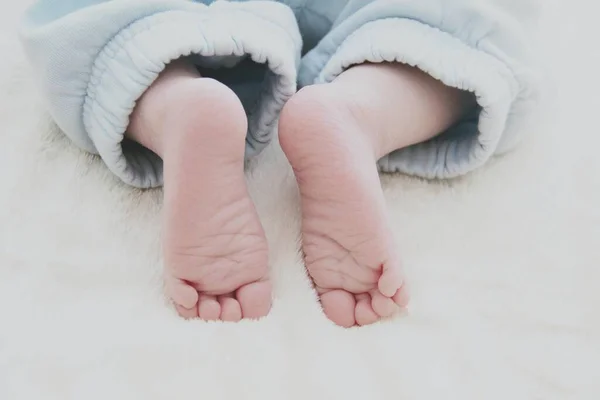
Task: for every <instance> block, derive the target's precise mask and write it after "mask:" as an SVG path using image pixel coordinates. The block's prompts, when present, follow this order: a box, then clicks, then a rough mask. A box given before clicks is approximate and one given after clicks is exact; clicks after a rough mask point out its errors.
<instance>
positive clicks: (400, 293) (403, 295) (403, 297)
mask: <svg viewBox="0 0 600 400" xmlns="http://www.w3.org/2000/svg"><path fill="white" fill-rule="evenodd" d="M392 299H393V300H394V303H396V304H397V305H398V306H400V307H402V308H404V307H406V306H407V305H408V303H409V302H410V290H409V289H408V285H407V284H406V283H404V284H403V285H402V286H401V287H400V289H398V290H397V291H396V293H395V294H394V296H393V297H392Z"/></svg>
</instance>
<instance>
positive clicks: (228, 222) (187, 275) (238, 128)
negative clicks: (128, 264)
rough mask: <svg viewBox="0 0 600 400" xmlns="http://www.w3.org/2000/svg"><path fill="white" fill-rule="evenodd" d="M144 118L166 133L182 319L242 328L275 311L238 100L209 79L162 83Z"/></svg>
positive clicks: (170, 223) (170, 241)
mask: <svg viewBox="0 0 600 400" xmlns="http://www.w3.org/2000/svg"><path fill="white" fill-rule="evenodd" d="M163 79H164V80H165V81H166V82H158V83H157V84H156V85H155V87H154V88H152V89H151V90H150V91H149V92H147V94H146V95H145V96H144V97H143V98H142V100H141V103H140V105H139V106H138V107H139V108H140V113H142V114H143V115H142V118H147V119H148V121H151V120H153V119H154V121H155V122H156V121H157V120H160V121H162V122H160V123H158V122H156V124H155V125H154V126H153V127H150V126H148V129H149V130H152V129H155V130H156V129H160V130H161V133H159V134H156V135H154V137H155V138H156V139H155V142H156V143H153V145H154V147H155V148H156V149H157V150H155V151H157V152H158V153H159V154H160V155H161V156H162V158H163V160H164V181H165V185H164V198H165V202H164V230H165V239H164V252H165V264H166V267H165V269H166V271H165V272H166V287H167V292H168V294H169V295H170V296H171V298H172V299H173V301H174V303H175V306H176V308H177V310H178V312H179V314H180V315H182V316H183V317H186V318H196V317H200V318H201V319H204V320H223V321H239V320H240V319H242V318H259V317H263V316H265V315H267V313H268V312H269V310H270V307H271V283H270V281H269V277H268V270H267V267H268V260H267V258H268V251H267V243H266V239H265V235H264V232H263V228H262V226H261V224H260V221H259V219H258V215H257V213H256V210H255V208H254V205H253V203H252V201H251V199H250V197H249V195H248V192H247V188H246V182H245V179H244V147H245V136H246V129H247V120H246V115H245V112H244V110H243V108H242V104H241V103H240V101H239V99H238V98H237V96H236V95H235V94H234V93H233V92H232V91H231V90H230V89H229V88H227V87H226V86H225V85H223V84H221V83H219V82H218V81H215V80H212V79H206V78H199V77H198V78H197V79H190V78H189V77H183V78H177V77H169V76H167V77H166V78H163Z"/></svg>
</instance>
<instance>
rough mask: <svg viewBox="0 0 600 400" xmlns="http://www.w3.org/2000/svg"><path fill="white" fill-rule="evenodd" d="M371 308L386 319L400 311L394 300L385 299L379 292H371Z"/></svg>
mask: <svg viewBox="0 0 600 400" xmlns="http://www.w3.org/2000/svg"><path fill="white" fill-rule="evenodd" d="M371 306H372V307H373V310H375V312H376V313H377V314H378V315H379V316H381V317H384V318H385V317H389V316H390V315H392V314H393V313H394V312H396V311H397V310H398V305H396V303H395V302H394V300H392V299H390V298H389V297H385V296H384V295H383V294H381V293H380V292H379V290H374V291H372V292H371Z"/></svg>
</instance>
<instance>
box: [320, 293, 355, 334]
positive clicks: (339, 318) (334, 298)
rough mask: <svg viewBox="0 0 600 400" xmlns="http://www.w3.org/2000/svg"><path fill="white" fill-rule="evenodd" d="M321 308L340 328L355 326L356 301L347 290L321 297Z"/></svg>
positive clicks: (324, 294)
mask: <svg viewBox="0 0 600 400" xmlns="http://www.w3.org/2000/svg"><path fill="white" fill-rule="evenodd" d="M321 306H322V307H323V311H324V312H325V315H327V317H328V318H329V319H330V320H331V321H333V322H334V323H335V324H337V325H339V326H343V327H344V328H350V327H352V326H354V325H355V319H354V313H355V311H354V310H355V308H356V299H355V297H354V295H353V294H352V293H349V292H346V291H345V290H332V291H330V292H327V293H323V294H322V295H321Z"/></svg>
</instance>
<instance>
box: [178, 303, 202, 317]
mask: <svg viewBox="0 0 600 400" xmlns="http://www.w3.org/2000/svg"><path fill="white" fill-rule="evenodd" d="M175 309H176V310H177V313H178V314H179V315H180V316H181V317H182V318H185V319H194V318H198V307H195V306H194V308H185V307H182V306H180V305H179V304H177V303H175Z"/></svg>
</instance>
